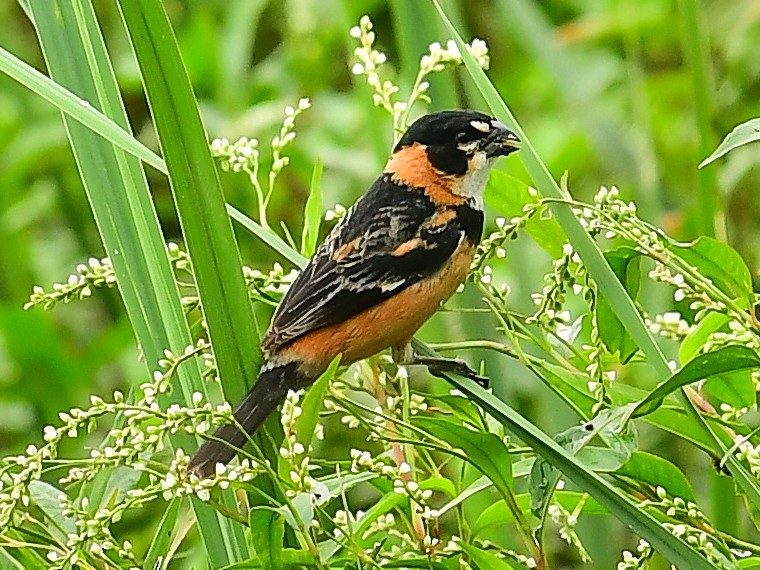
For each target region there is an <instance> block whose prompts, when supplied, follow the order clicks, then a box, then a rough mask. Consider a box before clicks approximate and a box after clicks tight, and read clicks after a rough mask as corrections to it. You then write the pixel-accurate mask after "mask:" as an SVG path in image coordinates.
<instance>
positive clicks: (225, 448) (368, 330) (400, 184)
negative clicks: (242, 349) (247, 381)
mask: <svg viewBox="0 0 760 570" xmlns="http://www.w3.org/2000/svg"><path fill="white" fill-rule="evenodd" d="M519 147H520V140H519V138H518V136H517V135H516V134H515V133H514V132H513V131H511V130H510V129H509V128H507V126H506V125H505V124H504V123H502V122H501V121H499V120H497V119H495V118H493V117H491V116H489V115H487V114H484V113H481V112H478V111H473V110H447V111H439V112H434V113H430V114H427V115H424V116H422V117H420V118H419V119H417V120H416V121H414V122H413V123H412V124H411V125H410V126H409V127H408V129H407V130H406V132H405V133H404V134H403V135H402V136H401V138H400V139H399V141H398V143H397V144H396V145H395V147H394V148H393V151H392V154H391V156H390V159H389V160H388V162H387V164H386V165H385V168H384V169H383V172H382V174H381V175H380V176H379V177H378V178H377V179H376V180H375V182H374V183H373V184H372V185H371V186H370V188H369V190H367V192H366V193H365V194H364V195H363V196H362V197H361V198H359V200H358V201H357V202H356V203H355V204H354V205H353V206H352V207H351V208H349V209H348V211H347V212H346V213H345V215H344V216H343V217H342V218H341V219H340V221H339V222H338V223H337V224H336V225H335V227H334V228H333V229H332V231H331V232H330V233H329V234H328V236H327V237H326V238H325V240H324V242H323V243H322V244H321V245H320V246H319V247H318V248H317V250H316V251H315V253H314V255H313V256H312V258H311V259H310V260H309V261H308V263H307V264H306V265H305V267H304V268H303V270H302V271H301V272H300V274H299V275H298V277H297V278H296V279H295V280H294V281H293V283H292V285H291V286H290V288H289V289H288V291H287V293H286V294H285V296H284V297H283V299H282V301H281V302H280V304H279V306H278V307H277V309H276V310H275V313H274V315H273V317H272V321H271V324H270V326H269V329H268V331H267V333H266V334H265V335H264V338H263V340H262V343H261V348H262V352H263V355H264V361H263V365H262V367H261V370H260V373H259V377H258V379H257V381H256V383H255V384H254V385H253V387H252V388H251V389H250V391H249V392H248V393H247V394H246V396H244V398H243V400H242V401H241V402H240V403H239V404H238V405H237V406H236V408H235V410H234V412H233V416H234V418H235V421H236V424H237V425H235V424H226V425H223V426H221V427H220V428H218V429H217V430H216V432H215V433H214V434H213V435H212V436H211V437H210V438H208V439H206V440H205V441H204V442H203V443H202V445H201V446H200V448H199V449H198V450H197V451H196V453H195V454H194V455H193V456H192V457H191V458H190V461H189V464H188V472H189V473H194V474H195V475H197V476H198V477H200V478H206V477H209V476H211V475H213V474H214V472H215V470H216V465H217V464H218V463H221V464H227V463H228V462H229V461H230V460H231V459H232V458H233V457H234V456H235V455H236V454H237V453H238V451H239V450H240V449H241V448H242V447H243V446H244V445H245V444H246V442H247V441H248V440H249V438H250V436H251V435H252V434H253V433H254V432H255V431H256V430H257V429H258V428H259V426H261V424H262V423H263V422H264V421H265V420H266V419H267V418H268V416H269V415H270V414H271V413H272V412H273V411H274V410H275V409H276V408H277V407H278V406H279V405H280V404H281V403H282V402H283V401H284V400H285V398H286V396H287V394H288V392H289V391H290V390H293V391H296V390H299V389H301V388H306V387H308V386H309V385H311V384H312V383H313V382H314V381H315V380H316V379H317V378H318V377H319V376H320V375H321V374H322V373H323V372H324V371H325V370H326V369H327V368H328V366H329V365H330V364H331V362H333V360H334V359H335V358H336V357H338V356H339V355H340V357H341V360H340V363H341V365H348V364H351V363H353V362H356V361H359V360H362V359H364V358H368V357H370V356H372V355H374V354H377V353H378V352H380V351H382V350H385V349H388V348H390V349H391V354H392V357H393V359H394V361H395V362H396V363H398V364H401V365H409V364H423V365H425V366H427V367H428V370H429V371H430V372H431V373H432V374H441V373H443V372H450V371H453V372H457V373H459V374H463V375H465V376H469V377H470V378H472V379H474V380H476V381H479V382H483V381H484V378H483V377H481V376H479V375H478V374H477V373H476V372H475V371H474V370H472V369H471V368H470V367H469V366H468V365H467V364H466V363H465V362H464V361H463V360H460V359H447V358H440V357H426V356H422V355H418V354H416V353H415V352H414V350H413V349H412V345H411V339H412V336H413V335H414V333H415V332H416V331H417V330H418V329H419V328H420V327H421V326H422V325H423V324H424V323H425V321H427V320H428V319H429V318H430V317H431V316H432V315H433V314H434V313H435V312H436V310H437V309H438V308H439V307H440V305H441V304H442V303H443V302H445V301H446V300H447V299H448V298H449V297H451V295H453V294H454V292H455V291H456V290H457V288H458V287H459V285H460V284H462V283H463V282H464V280H465V279H466V277H467V273H468V269H469V267H470V264H471V263H472V260H473V257H474V254H475V250H476V248H477V245H478V243H479V241H480V239H481V234H482V232H483V224H484V213H483V207H484V205H483V193H484V190H485V187H486V182H487V180H488V173H489V170H490V168H491V167H492V166H493V164H494V162H495V161H496V159H498V158H499V157H502V156H507V155H509V154H511V153H512V152H514V151H516V150H517V149H519Z"/></svg>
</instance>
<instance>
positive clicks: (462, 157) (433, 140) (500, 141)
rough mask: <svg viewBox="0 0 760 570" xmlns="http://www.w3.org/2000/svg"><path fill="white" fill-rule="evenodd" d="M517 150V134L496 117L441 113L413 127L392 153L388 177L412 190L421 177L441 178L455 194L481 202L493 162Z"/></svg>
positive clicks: (453, 112) (450, 112)
mask: <svg viewBox="0 0 760 570" xmlns="http://www.w3.org/2000/svg"><path fill="white" fill-rule="evenodd" d="M518 148H520V139H519V138H517V135H515V133H513V132H512V131H511V130H509V129H508V128H507V127H506V125H504V123H502V122H501V121H498V120H497V119H494V118H493V117H490V116H488V115H486V114H484V113H479V112H477V111H469V110H456V111H440V112H437V113H430V114H429V115H425V116H423V117H421V118H419V119H417V120H416V121H415V122H414V123H412V125H411V126H410V127H409V128H408V129H407V131H406V133H404V136H402V137H401V140H399V142H398V144H396V146H395V148H394V149H393V156H392V157H391V160H390V161H389V163H388V166H387V167H386V172H388V171H390V172H394V173H396V174H397V175H398V177H399V179H401V180H402V181H405V182H407V183H409V184H410V185H415V180H419V179H421V178H429V177H433V176H435V177H442V178H443V179H446V180H448V181H449V187H450V190H451V192H452V193H453V194H455V195H458V196H462V197H464V198H475V199H476V200H477V201H478V202H479V201H480V197H481V196H482V193H483V190H484V188H485V184H486V180H487V178H488V169H489V167H490V166H491V165H492V163H493V162H494V160H495V159H496V158H498V157H500V156H507V155H508V154H510V153H512V152H514V151H516V150H517V149H518ZM423 169H427V170H429V172H427V173H423V172H422V170H423ZM405 173H408V174H405Z"/></svg>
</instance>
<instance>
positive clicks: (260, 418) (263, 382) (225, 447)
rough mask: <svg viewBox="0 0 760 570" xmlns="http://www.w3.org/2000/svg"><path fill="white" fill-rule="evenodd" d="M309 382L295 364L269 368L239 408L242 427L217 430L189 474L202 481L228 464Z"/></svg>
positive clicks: (193, 460) (193, 459) (195, 457)
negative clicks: (290, 392) (291, 393)
mask: <svg viewBox="0 0 760 570" xmlns="http://www.w3.org/2000/svg"><path fill="white" fill-rule="evenodd" d="M309 380H310V379H309V378H305V377H304V374H303V373H302V372H301V371H299V370H298V366H297V363H295V362H289V363H287V364H282V365H275V366H272V367H271V368H267V367H266V365H265V368H264V369H262V371H261V373H260V374H259V378H258V380H257V381H256V384H254V386H253V388H251V389H250V391H249V392H248V393H247V394H246V395H245V397H244V398H243V400H242V401H241V402H240V404H238V406H237V408H235V412H234V416H235V420H236V421H237V423H238V424H239V426H238V425H233V424H227V425H223V426H222V427H220V428H219V429H217V430H216V431H215V432H214V435H212V436H211V438H210V439H207V440H206V441H205V442H203V445H201V446H200V448H199V449H198V451H196V452H195V455H193V456H192V457H191V458H190V464H189V465H188V471H189V472H191V473H195V474H196V475H198V477H200V478H201V479H202V478H204V477H209V476H211V475H212V474H213V473H214V470H215V469H216V464H217V463H223V464H227V463H228V462H229V461H230V460H231V459H232V458H233V457H235V454H237V452H238V451H239V450H240V449H241V448H242V447H243V446H244V445H245V444H246V443H247V442H248V440H249V438H250V436H251V435H253V433H254V432H255V431H256V430H257V429H258V428H259V426H261V424H263V423H264V421H266V419H267V418H268V417H269V415H270V414H271V413H272V412H273V411H274V410H275V408H277V406H279V405H280V403H281V402H282V401H283V400H284V399H285V396H287V394H288V390H295V389H297V388H298V387H301V386H304V385H305V384H308V383H309ZM241 428H242V429H241Z"/></svg>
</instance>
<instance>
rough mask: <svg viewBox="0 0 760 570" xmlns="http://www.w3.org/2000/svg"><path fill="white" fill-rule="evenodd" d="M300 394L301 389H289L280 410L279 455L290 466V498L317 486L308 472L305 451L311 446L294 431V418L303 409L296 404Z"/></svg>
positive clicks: (288, 494) (310, 490)
mask: <svg viewBox="0 0 760 570" xmlns="http://www.w3.org/2000/svg"><path fill="white" fill-rule="evenodd" d="M302 395H303V391H302V390H299V391H298V392H294V391H293V390H289V391H288V395H287V397H286V398H285V402H284V403H283V405H282V411H281V412H280V424H281V425H282V431H283V440H282V446H281V447H280V456H281V457H282V458H283V459H284V460H285V462H286V463H287V464H288V466H289V467H290V482H291V484H292V485H293V487H292V488H291V489H288V491H287V492H286V494H287V496H288V497H290V498H293V497H295V496H296V495H297V494H299V493H302V492H303V493H312V492H313V491H314V490H315V489H316V488H317V481H316V480H315V479H314V478H313V477H312V476H311V475H310V474H309V472H310V470H311V466H310V464H309V463H310V461H311V458H310V457H309V454H308V453H307V452H308V451H310V449H311V446H310V445H309V444H308V442H307V445H306V446H305V445H304V444H303V443H301V442H300V441H298V434H297V433H296V420H298V418H299V417H300V416H301V414H302V413H303V409H302V408H301V407H300V406H299V405H298V403H299V401H300V400H301V396H302ZM307 446H308V447H307Z"/></svg>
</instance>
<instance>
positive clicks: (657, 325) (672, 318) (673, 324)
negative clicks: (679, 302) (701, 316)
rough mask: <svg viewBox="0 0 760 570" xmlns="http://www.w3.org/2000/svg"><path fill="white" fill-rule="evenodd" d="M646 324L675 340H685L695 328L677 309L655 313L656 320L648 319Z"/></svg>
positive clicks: (655, 331) (661, 334)
mask: <svg viewBox="0 0 760 570" xmlns="http://www.w3.org/2000/svg"><path fill="white" fill-rule="evenodd" d="M646 324H647V326H648V327H649V330H650V331H652V332H653V333H654V334H658V335H660V336H662V337H664V338H670V339H673V340H683V339H684V338H685V337H686V336H687V335H688V334H689V333H690V332H692V331H693V330H694V326H693V325H690V324H689V323H688V321H685V320H684V319H682V318H681V313H679V312H677V311H670V312H667V313H663V314H662V315H655V317H654V322H653V321H651V320H650V319H647V321H646Z"/></svg>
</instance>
